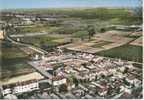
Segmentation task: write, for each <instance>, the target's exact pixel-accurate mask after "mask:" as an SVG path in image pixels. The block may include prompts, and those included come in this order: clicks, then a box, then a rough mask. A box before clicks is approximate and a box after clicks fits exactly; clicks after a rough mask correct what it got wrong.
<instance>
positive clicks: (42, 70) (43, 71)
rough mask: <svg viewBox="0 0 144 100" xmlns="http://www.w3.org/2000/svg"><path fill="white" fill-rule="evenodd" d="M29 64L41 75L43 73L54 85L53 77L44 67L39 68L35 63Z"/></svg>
mask: <svg viewBox="0 0 144 100" xmlns="http://www.w3.org/2000/svg"><path fill="white" fill-rule="evenodd" d="M28 64H30V65H31V66H32V67H33V68H34V69H36V70H37V71H38V72H39V73H41V74H42V75H43V76H45V77H46V78H48V80H47V81H48V83H49V84H52V81H51V79H52V75H51V74H49V73H48V72H46V71H45V70H44V69H43V68H42V67H40V66H39V64H38V63H35V62H28Z"/></svg>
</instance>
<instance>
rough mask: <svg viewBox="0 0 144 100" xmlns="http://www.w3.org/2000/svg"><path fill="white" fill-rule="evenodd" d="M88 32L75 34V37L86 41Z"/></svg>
mask: <svg viewBox="0 0 144 100" xmlns="http://www.w3.org/2000/svg"><path fill="white" fill-rule="evenodd" d="M88 34H89V33H88V31H78V32H75V33H73V36H74V37H76V38H81V40H84V38H86V37H87V36H88Z"/></svg>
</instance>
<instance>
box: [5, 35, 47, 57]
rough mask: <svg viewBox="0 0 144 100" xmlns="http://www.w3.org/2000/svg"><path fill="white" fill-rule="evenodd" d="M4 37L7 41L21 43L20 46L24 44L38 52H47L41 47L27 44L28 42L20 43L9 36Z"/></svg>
mask: <svg viewBox="0 0 144 100" xmlns="http://www.w3.org/2000/svg"><path fill="white" fill-rule="evenodd" d="M6 39H8V40H9V41H11V42H12V43H13V44H16V45H21V46H26V47H28V48H30V49H32V50H34V51H36V52H38V53H40V54H45V53H48V52H47V51H45V50H43V49H41V48H38V47H35V46H32V45H29V44H25V43H21V42H17V41H15V40H13V39H11V38H10V37H8V36H6Z"/></svg>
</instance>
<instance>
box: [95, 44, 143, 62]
mask: <svg viewBox="0 0 144 100" xmlns="http://www.w3.org/2000/svg"><path fill="white" fill-rule="evenodd" d="M96 54H97V55H101V56H106V57H112V58H121V59H125V60H130V61H134V62H140V63H142V47H141V46H134V45H127V44H126V45H123V46H120V47H116V48H112V49H110V50H106V51H101V52H98V53H96Z"/></svg>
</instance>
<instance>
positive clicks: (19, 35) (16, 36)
mask: <svg viewBox="0 0 144 100" xmlns="http://www.w3.org/2000/svg"><path fill="white" fill-rule="evenodd" d="M47 34H48V33H47V32H39V33H25V34H16V35H10V37H15V38H18V37H30V36H38V35H47Z"/></svg>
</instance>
